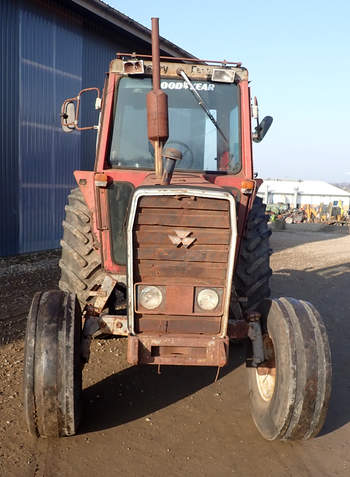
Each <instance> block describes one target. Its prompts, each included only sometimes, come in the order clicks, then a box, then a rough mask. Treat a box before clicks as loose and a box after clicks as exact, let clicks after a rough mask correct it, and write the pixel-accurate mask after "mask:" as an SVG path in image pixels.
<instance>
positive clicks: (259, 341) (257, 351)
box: [247, 312, 265, 368]
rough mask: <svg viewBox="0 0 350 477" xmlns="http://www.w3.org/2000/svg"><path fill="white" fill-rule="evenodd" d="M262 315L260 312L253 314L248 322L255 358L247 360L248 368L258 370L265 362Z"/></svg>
mask: <svg viewBox="0 0 350 477" xmlns="http://www.w3.org/2000/svg"><path fill="white" fill-rule="evenodd" d="M260 318H261V315H260V313H258V312H251V313H249V315H248V316H247V320H248V338H249V339H250V341H251V343H252V349H253V356H252V357H251V358H248V359H247V366H248V367H253V368H257V367H258V365H259V364H260V363H263V362H264V361H265V355H264V341H263V336H262V331H261V323H260Z"/></svg>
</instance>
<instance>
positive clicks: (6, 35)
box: [0, 0, 149, 256]
mask: <svg viewBox="0 0 350 477" xmlns="http://www.w3.org/2000/svg"><path fill="white" fill-rule="evenodd" d="M0 9H1V10H0V21H1V45H0V52H1V83H0V87H1V108H0V110H1V125H0V127H1V144H0V153H1V158H0V164H1V165H0V167H1V177H0V181H1V182H0V191H1V192H0V193H1V202H0V214H1V216H0V219H1V227H0V256H3V255H11V254H15V253H22V252H29V251H37V250H45V249H50V248H55V247H58V245H59V239H60V237H61V222H62V219H63V214H64V204H65V201H66V196H67V193H68V192H69V190H70V188H71V187H72V186H73V184H74V179H73V175H72V172H73V170H75V169H91V168H92V167H93V162H94V155H95V142H96V132H95V131H87V132H82V133H79V132H76V131H74V132H72V133H69V134H65V133H64V132H63V131H62V130H61V128H60V121H59V112H60V107H61V104H62V102H63V100H64V99H65V98H67V97H71V96H74V95H75V94H77V93H78V92H79V90H80V89H81V88H85V87H89V86H98V87H100V88H101V89H102V87H103V83H104V74H105V72H106V71H107V70H108V64H109V62H110V60H111V59H112V58H113V57H114V55H115V53H116V51H117V50H125V49H126V50H132V51H135V50H137V49H140V47H141V50H144V51H145V50H147V52H148V51H149V48H148V47H147V48H146V47H145V45H141V44H140V43H139V42H138V43H139V44H137V45H136V44H135V43H133V44H132V46H131V45H130V39H129V40H128V38H127V37H126V35H123V34H121V33H117V32H116V31H111V30H108V29H106V25H103V24H102V23H100V21H99V20H98V19H97V18H93V17H89V16H88V15H83V14H82V13H81V12H79V11H73V10H72V9H71V8H68V7H67V6H64V3H62V1H59V0H58V1H54V0H32V1H29V0H26V1H24V0H23V1H20V0H17V1H16V0H13V1H11V2H9V1H8V0H0ZM85 104H86V105H87V102H86V103H85ZM82 121H83V122H84V123H85V124H96V122H97V114H96V112H95V111H94V110H93V109H92V108H91V110H89V109H88V108H86V107H85V108H83V110H82Z"/></svg>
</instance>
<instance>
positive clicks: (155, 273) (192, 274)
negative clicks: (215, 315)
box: [135, 260, 227, 285]
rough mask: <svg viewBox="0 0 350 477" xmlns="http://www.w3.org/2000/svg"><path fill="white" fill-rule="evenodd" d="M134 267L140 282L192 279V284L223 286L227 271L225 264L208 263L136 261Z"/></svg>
mask: <svg viewBox="0 0 350 477" xmlns="http://www.w3.org/2000/svg"><path fill="white" fill-rule="evenodd" d="M135 266H136V270H137V274H138V281H140V282H147V281H148V282H152V281H153V282H154V280H156V281H158V282H159V280H160V279H163V280H164V281H165V282H171V281H173V279H174V278H175V279H176V278H186V279H187V281H189V280H190V279H192V282H193V283H194V284H200V283H202V282H204V284H207V283H208V281H210V282H212V283H213V282H214V283H215V285H224V284H225V278H226V270H227V266H226V264H222V263H220V264H218V263H208V262H181V261H179V262H178V261H172V262H171V261H169V262H168V261H164V262H163V261H157V260H136V261H135ZM174 281H175V280H174Z"/></svg>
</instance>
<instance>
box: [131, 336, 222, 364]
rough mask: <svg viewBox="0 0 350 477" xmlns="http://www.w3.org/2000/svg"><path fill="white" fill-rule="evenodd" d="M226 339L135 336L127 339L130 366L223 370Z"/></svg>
mask: <svg viewBox="0 0 350 477" xmlns="http://www.w3.org/2000/svg"><path fill="white" fill-rule="evenodd" d="M228 351H229V339H228V338H227V337H224V338H221V337H219V336H214V337H213V336H210V337H208V336H198V335H187V334H186V335H176V336H174V335H173V336H169V335H137V336H132V335H129V337H128V362H129V363H130V364H133V365H136V364H159V365H160V364H165V365H185V366H186V365H192V366H220V367H222V366H225V364H226V363H227V360H228Z"/></svg>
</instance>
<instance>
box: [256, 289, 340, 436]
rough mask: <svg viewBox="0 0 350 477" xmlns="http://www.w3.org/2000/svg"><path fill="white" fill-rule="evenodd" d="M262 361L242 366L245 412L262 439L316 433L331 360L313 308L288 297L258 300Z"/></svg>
mask: <svg viewBox="0 0 350 477" xmlns="http://www.w3.org/2000/svg"><path fill="white" fill-rule="evenodd" d="M259 311H261V313H262V327H263V333H264V334H263V336H264V347H265V357H267V360H266V362H265V363H262V365H261V366H259V367H258V368H248V386H249V397H250V408H251V413H252V417H253V419H254V422H255V424H256V426H257V428H258V430H259V431H260V433H261V434H262V435H263V437H265V439H268V440H275V439H282V440H287V439H309V438H310V437H314V436H316V435H317V434H318V433H319V431H320V430H321V428H322V426H323V424H324V421H325V418H326V414H327V409H328V403H329V398H330V393H331V356H330V350H329V344H328V338H327V333H326V330H325V327H324V325H323V322H322V320H321V317H320V315H319V313H318V312H317V310H316V309H315V308H314V307H313V306H312V305H311V304H310V303H308V302H305V301H301V300H300V301H299V300H295V299H293V298H280V299H278V300H277V299H267V300H264V302H263V303H262V305H261V307H260V308H259Z"/></svg>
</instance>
